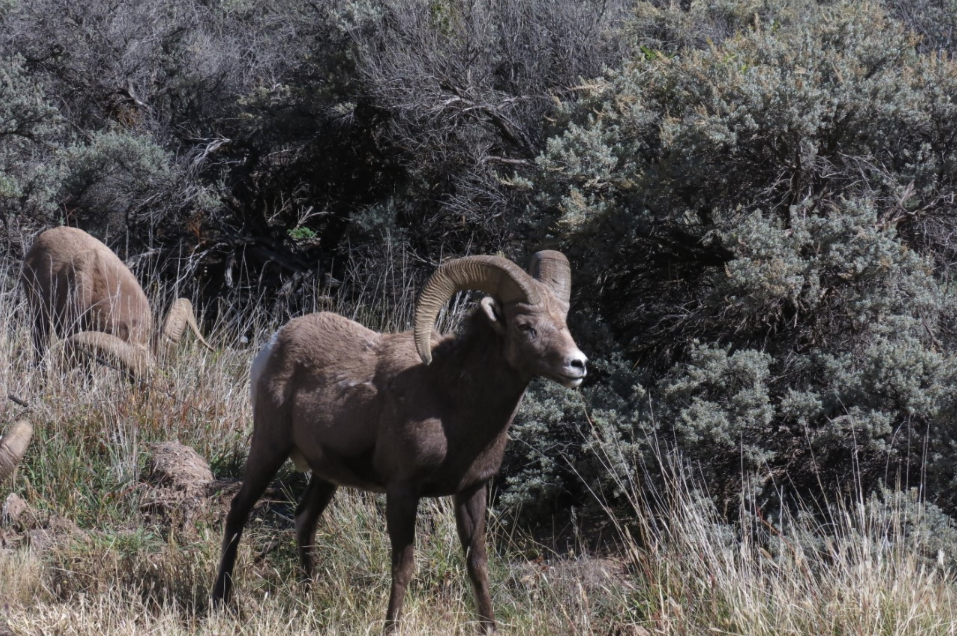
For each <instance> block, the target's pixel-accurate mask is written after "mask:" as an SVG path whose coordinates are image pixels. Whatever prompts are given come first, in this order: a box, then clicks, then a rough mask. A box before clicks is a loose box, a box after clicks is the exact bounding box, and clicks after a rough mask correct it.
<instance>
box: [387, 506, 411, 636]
mask: <svg viewBox="0 0 957 636" xmlns="http://www.w3.org/2000/svg"><path fill="white" fill-rule="evenodd" d="M418 507H419V493H418V491H417V490H416V489H413V488H407V487H401V488H390V489H389V493H388V495H387V496H386V505H385V516H386V525H387V527H388V530H389V540H390V541H391V542H392V593H391V594H390V596H389V609H388V611H387V612H386V615H385V632H386V633H387V634H391V633H393V632H395V631H396V629H398V627H399V616H400V615H401V613H402V602H403V601H404V600H405V590H406V588H407V587H408V585H409V581H411V580H412V572H413V571H414V570H415V513H416V510H417V509H418Z"/></svg>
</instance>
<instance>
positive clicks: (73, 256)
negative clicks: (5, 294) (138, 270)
mask: <svg viewBox="0 0 957 636" xmlns="http://www.w3.org/2000/svg"><path fill="white" fill-rule="evenodd" d="M21 282H22V284H23V287H24V290H25V291H26V294H27V302H28V303H29V305H30V309H31V310H32V313H33V343H34V348H35V350H36V352H37V354H38V356H39V355H42V353H43V350H44V348H45V347H46V344H47V342H48V340H49V337H50V329H51V327H52V329H53V333H55V334H56V335H58V336H60V337H61V338H66V337H69V336H71V335H73V334H75V333H79V332H81V331H99V332H103V333H108V334H112V335H114V336H116V337H117V338H119V339H120V340H123V341H125V342H129V343H131V344H135V345H140V346H149V344H150V336H151V335H152V333H153V314H152V312H151V311H150V303H149V300H147V299H146V294H144V293H143V289H142V287H140V284H139V282H138V281H137V280H136V277H135V276H133V273H132V272H131V271H130V270H129V268H128V267H127V266H126V265H125V264H124V263H123V261H121V260H120V259H119V258H118V257H117V256H116V254H114V253H113V251H112V250H111V249H110V248H108V247H107V246H106V245H104V244H103V243H101V242H100V241H98V240H97V239H95V238H93V237H92V236H90V235H89V234H87V233H86V232H84V231H82V230H78V229H76V228H72V227H57V228H53V229H51V230H47V231H46V232H44V233H42V234H41V235H40V236H39V237H38V238H37V240H36V241H35V242H34V243H33V246H32V247H30V251H29V252H27V255H26V258H25V259H24V261H23V272H22V275H21Z"/></svg>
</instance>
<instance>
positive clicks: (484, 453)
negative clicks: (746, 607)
mask: <svg viewBox="0 0 957 636" xmlns="http://www.w3.org/2000/svg"><path fill="white" fill-rule="evenodd" d="M531 282H532V284H534V285H536V286H537V289H539V290H540V292H541V295H542V297H543V299H542V302H540V303H538V304H536V305H529V304H524V303H521V302H514V303H511V304H509V305H506V306H504V307H503V306H501V305H499V304H498V303H497V302H495V301H494V300H493V299H485V300H483V303H482V307H481V308H479V309H477V310H476V311H475V312H474V314H473V315H472V316H471V317H470V318H469V319H468V321H467V323H466V325H465V327H464V329H463V330H462V332H461V333H460V334H458V335H454V336H445V337H441V336H439V335H438V334H436V333H433V334H432V343H433V344H432V363H431V364H430V365H426V364H423V362H422V360H421V359H420V357H419V355H418V354H417V353H416V348H415V344H414V341H413V333H412V332H405V333H398V334H379V333H376V332H374V331H370V330H369V329H366V328H365V327H363V326H361V325H359V324H357V323H355V322H352V321H351V320H348V319H346V318H343V317H341V316H338V315H336V314H331V313H318V314H312V315H309V316H304V317H302V318H297V319H295V320H292V321H290V322H289V323H288V324H287V325H286V326H284V327H283V328H282V329H280V330H279V332H277V334H276V335H275V336H274V338H273V340H272V341H271V342H270V344H269V345H268V346H267V347H266V348H265V349H264V350H263V352H262V353H260V355H259V357H258V358H257V359H256V361H255V362H254V363H253V371H252V374H251V376H252V377H251V382H252V386H251V391H252V398H253V406H254V408H253V411H254V431H253V438H252V445H251V449H250V454H249V459H248V461H247V464H246V479H245V481H244V482H243V487H242V489H241V490H240V492H239V493H238V494H237V495H236V497H235V499H234V500H233V504H232V507H231V509H230V512H229V515H228V517H227V521H226V528H225V537H224V542H223V557H222V561H221V564H220V570H219V574H218V577H217V581H216V585H215V587H214V590H213V599H214V601H216V602H220V601H226V600H228V597H229V593H230V590H231V586H232V570H233V566H234V562H235V558H236V544H237V542H238V541H239V538H240V536H241V533H242V529H243V526H244V524H245V522H246V519H247V517H248V514H249V511H250V510H251V508H252V506H253V504H254V503H255V502H256V500H257V499H258V498H259V497H260V496H261V495H262V493H263V491H264V490H265V488H266V486H268V484H269V482H270V480H271V479H272V478H273V476H274V475H275V473H276V471H277V470H278V469H279V467H280V466H281V465H282V463H283V462H284V461H285V460H286V458H288V457H290V456H292V457H293V458H294V460H296V461H297V464H300V463H303V462H304V463H305V465H307V466H308V468H309V469H311V470H312V477H311V481H310V484H309V487H308V490H307V492H306V494H305V495H304V496H303V499H302V502H301V503H300V505H299V508H298V509H297V512H296V538H297V543H298V546H299V556H300V560H301V563H302V567H303V570H304V573H305V574H306V576H307V577H311V575H312V560H311V555H310V551H311V545H312V541H313V539H314V536H315V529H316V524H317V522H318V520H319V516H320V515H321V514H322V510H323V509H324V508H325V506H326V505H327V504H328V503H329V501H330V500H331V499H332V496H333V494H334V493H335V490H336V488H337V487H338V486H350V487H354V488H359V489H362V490H370V491H374V492H383V493H386V495H387V505H386V507H387V512H386V516H387V526H388V530H389V536H390V538H391V541H392V549H393V559H392V576H393V582H392V594H391V598H390V601H389V609H388V612H387V614H386V624H387V630H391V629H394V628H395V626H396V625H397V624H398V619H399V614H400V612H401V607H402V601H403V597H404V594H405V589H406V586H407V585H408V582H409V580H410V578H411V575H412V569H413V557H412V544H413V538H414V537H413V533H414V525H415V511H416V507H417V505H418V501H419V498H421V497H439V496H454V499H455V509H456V519H457V522H458V527H459V535H460V539H461V541H462V545H463V548H464V549H465V551H466V555H467V567H468V572H469V576H470V578H471V580H472V583H473V587H474V589H475V594H476V599H477V604H478V613H479V619H480V621H481V624H482V627H483V630H485V631H494V629H495V619H494V614H493V612H492V604H491V598H490V596H489V592H488V580H487V579H488V576H487V566H486V554H485V539H484V523H485V505H486V494H487V493H486V483H487V482H488V480H489V479H490V478H491V477H492V476H493V475H494V474H495V473H496V472H497V471H498V469H499V466H500V465H501V463H502V455H503V453H504V450H505V442H506V436H507V431H508V427H509V425H510V424H511V422H512V418H513V417H514V415H515V411H516V409H517V408H518V404H519V402H520V400H521V398H522V395H523V394H524V393H525V388H526V386H527V385H528V382H529V381H530V380H531V378H532V377H533V376H535V375H543V376H546V377H549V378H552V379H555V380H556V381H559V382H563V383H566V384H574V385H577V383H578V382H580V381H581V378H582V377H584V374H585V370H584V362H585V358H584V356H583V355H582V354H581V352H580V351H579V350H578V348H577V347H576V346H575V343H574V341H573V340H572V337H571V335H570V334H569V333H568V329H567V328H566V326H565V311H566V310H567V306H565V305H563V303H562V302H560V301H559V300H557V299H556V298H554V297H553V296H552V294H551V291H550V290H549V288H548V286H547V285H545V284H543V283H540V282H538V281H535V280H531Z"/></svg>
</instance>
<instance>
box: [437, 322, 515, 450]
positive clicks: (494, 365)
mask: <svg viewBox="0 0 957 636" xmlns="http://www.w3.org/2000/svg"><path fill="white" fill-rule="evenodd" d="M503 350H504V337H503V336H501V335H500V334H498V333H497V332H496V331H495V330H494V329H493V328H492V326H491V325H490V324H489V322H488V319H487V318H486V317H485V316H484V314H482V313H481V311H480V310H476V311H475V312H474V313H473V314H472V315H471V316H469V317H468V318H467V319H466V322H465V324H464V325H463V326H462V328H461V329H460V330H459V333H457V334H456V335H454V336H451V337H448V338H446V339H444V340H443V341H442V342H441V343H439V345H438V346H436V347H435V349H434V350H433V352H432V356H433V362H432V365H431V367H432V368H431V369H430V370H431V371H432V373H433V374H434V375H433V376H432V377H433V378H434V381H435V382H437V383H439V384H440V385H444V386H445V387H446V394H447V395H453V396H456V400H457V401H458V402H459V405H460V406H461V409H462V411H463V412H464V413H466V418H465V419H467V420H469V421H468V425H469V426H474V427H476V428H477V429H482V430H484V431H486V432H488V433H491V434H493V435H495V434H498V433H501V432H504V431H505V429H506V428H507V427H508V425H509V423H510V422H511V420H512V416H513V415H514V413H515V409H516V407H517V406H518V403H519V402H520V401H521V399H522V395H524V394H525V388H526V387H527V386H528V382H529V380H530V378H528V377H523V376H522V375H521V374H519V373H518V372H517V371H515V370H514V369H513V368H512V367H511V366H510V365H509V364H508V362H507V361H506V360H505V355H504V352H503Z"/></svg>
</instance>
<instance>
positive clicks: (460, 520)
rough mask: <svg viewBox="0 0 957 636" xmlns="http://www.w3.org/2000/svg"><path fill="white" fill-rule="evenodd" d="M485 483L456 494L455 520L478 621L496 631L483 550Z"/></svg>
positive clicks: (488, 630)
mask: <svg viewBox="0 0 957 636" xmlns="http://www.w3.org/2000/svg"><path fill="white" fill-rule="evenodd" d="M486 496H487V493H486V488H485V484H482V485H481V486H477V487H475V488H472V489H470V490H466V491H463V492H460V493H457V494H456V495H455V521H456V524H457V525H458V530H459V540H461V542H462V549H463V550H465V565H466V568H468V572H469V578H470V579H471V580H472V588H473V590H474V591H475V603H476V606H477V607H476V609H477V610H478V615H479V622H480V623H481V625H482V631H483V632H484V633H486V634H487V633H491V632H494V631H495V612H494V611H492V596H491V594H490V593H489V590H488V557H487V555H486V553H485V505H486Z"/></svg>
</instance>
